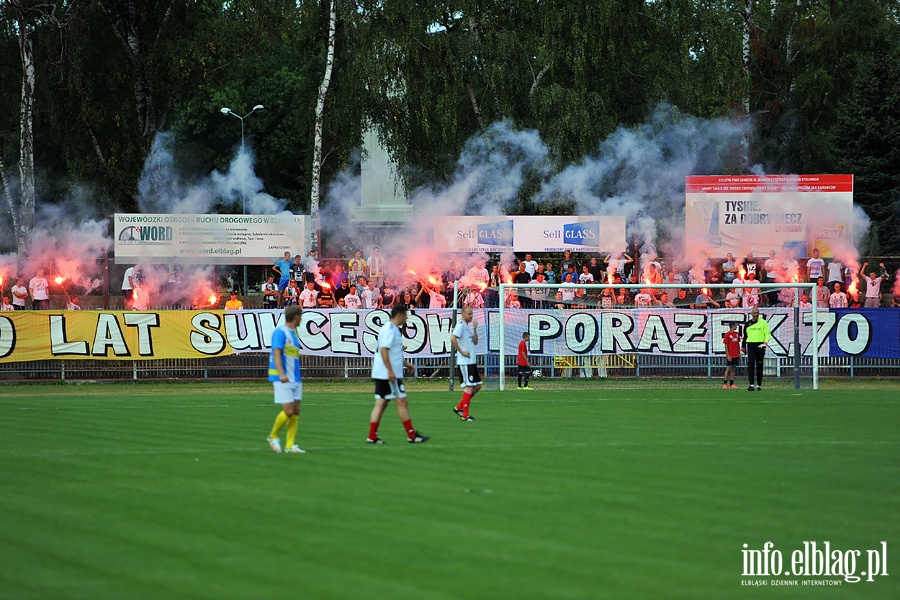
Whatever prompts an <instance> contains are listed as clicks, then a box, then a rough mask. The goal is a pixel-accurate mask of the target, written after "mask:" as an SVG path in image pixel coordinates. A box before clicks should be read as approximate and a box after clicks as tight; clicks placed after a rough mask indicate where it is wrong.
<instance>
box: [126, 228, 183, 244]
mask: <svg viewBox="0 0 900 600" xmlns="http://www.w3.org/2000/svg"><path fill="white" fill-rule="evenodd" d="M173 235H174V234H173V231H172V228H171V227H168V226H163V225H140V226H133V225H130V226H128V227H124V228H122V231H120V232H119V241H120V242H122V243H123V244H126V245H134V244H146V243H153V242H171V241H172V237H173Z"/></svg>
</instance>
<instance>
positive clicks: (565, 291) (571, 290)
mask: <svg viewBox="0 0 900 600" xmlns="http://www.w3.org/2000/svg"><path fill="white" fill-rule="evenodd" d="M562 285H563V287H561V288H559V289H558V290H557V294H560V295H561V300H562V301H563V302H572V301H573V300H575V284H574V283H573V282H572V274H571V273H566V278H565V281H563V283H562Z"/></svg>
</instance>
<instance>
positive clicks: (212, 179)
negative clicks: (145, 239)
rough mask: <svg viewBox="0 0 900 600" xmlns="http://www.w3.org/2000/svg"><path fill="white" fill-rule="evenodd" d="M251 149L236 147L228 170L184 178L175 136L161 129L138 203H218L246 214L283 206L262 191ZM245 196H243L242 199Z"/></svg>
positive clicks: (160, 206)
mask: <svg viewBox="0 0 900 600" xmlns="http://www.w3.org/2000/svg"><path fill="white" fill-rule="evenodd" d="M253 161H254V159H253V152H252V151H251V149H250V147H249V146H246V145H244V146H243V147H239V148H238V152H237V154H236V155H235V157H234V158H233V159H232V160H231V163H230V164H229V166H228V170H227V171H225V172H224V173H223V172H220V171H213V172H211V173H210V174H208V175H206V176H203V177H200V178H197V179H194V180H192V181H186V180H185V177H184V174H183V173H181V171H180V170H179V168H178V164H177V160H176V156H175V137H174V135H172V134H171V133H169V132H160V133H158V134H157V135H156V137H155V138H154V140H153V146H152V147H151V149H150V153H149V154H148V155H147V159H146V161H144V170H143V172H142V173H141V177H140V180H139V181H138V198H137V201H138V207H139V208H140V210H141V212H143V213H175V214H184V213H197V214H209V213H212V212H215V208H216V205H218V204H221V205H224V206H228V207H230V208H233V209H236V210H241V209H242V208H244V207H245V208H246V212H247V213H248V214H275V213H278V212H281V211H282V210H284V207H285V205H286V201H285V200H281V199H278V198H275V197H273V196H271V195H269V194H267V193H265V192H264V191H263V187H264V186H263V182H262V180H261V179H260V178H259V177H258V176H257V175H256V173H255V171H254V169H253V164H254V162H253ZM244 198H246V200H244Z"/></svg>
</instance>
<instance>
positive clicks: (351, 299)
mask: <svg viewBox="0 0 900 600" xmlns="http://www.w3.org/2000/svg"><path fill="white" fill-rule="evenodd" d="M344 306H346V307H347V309H348V310H357V309H359V308H362V300H360V299H359V296H357V295H356V284H355V283H354V284H353V285H351V286H350V293H349V294H347V295H346V296H344Z"/></svg>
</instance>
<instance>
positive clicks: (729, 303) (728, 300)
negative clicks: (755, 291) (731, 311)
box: [725, 288, 741, 308]
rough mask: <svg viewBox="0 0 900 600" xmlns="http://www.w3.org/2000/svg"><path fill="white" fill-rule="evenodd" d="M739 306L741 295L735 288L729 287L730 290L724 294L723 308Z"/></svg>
mask: <svg viewBox="0 0 900 600" xmlns="http://www.w3.org/2000/svg"><path fill="white" fill-rule="evenodd" d="M740 306H741V295H740V294H739V293H738V291H737V289H736V288H731V290H730V291H729V292H728V293H727V294H726V295H725V308H740Z"/></svg>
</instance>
